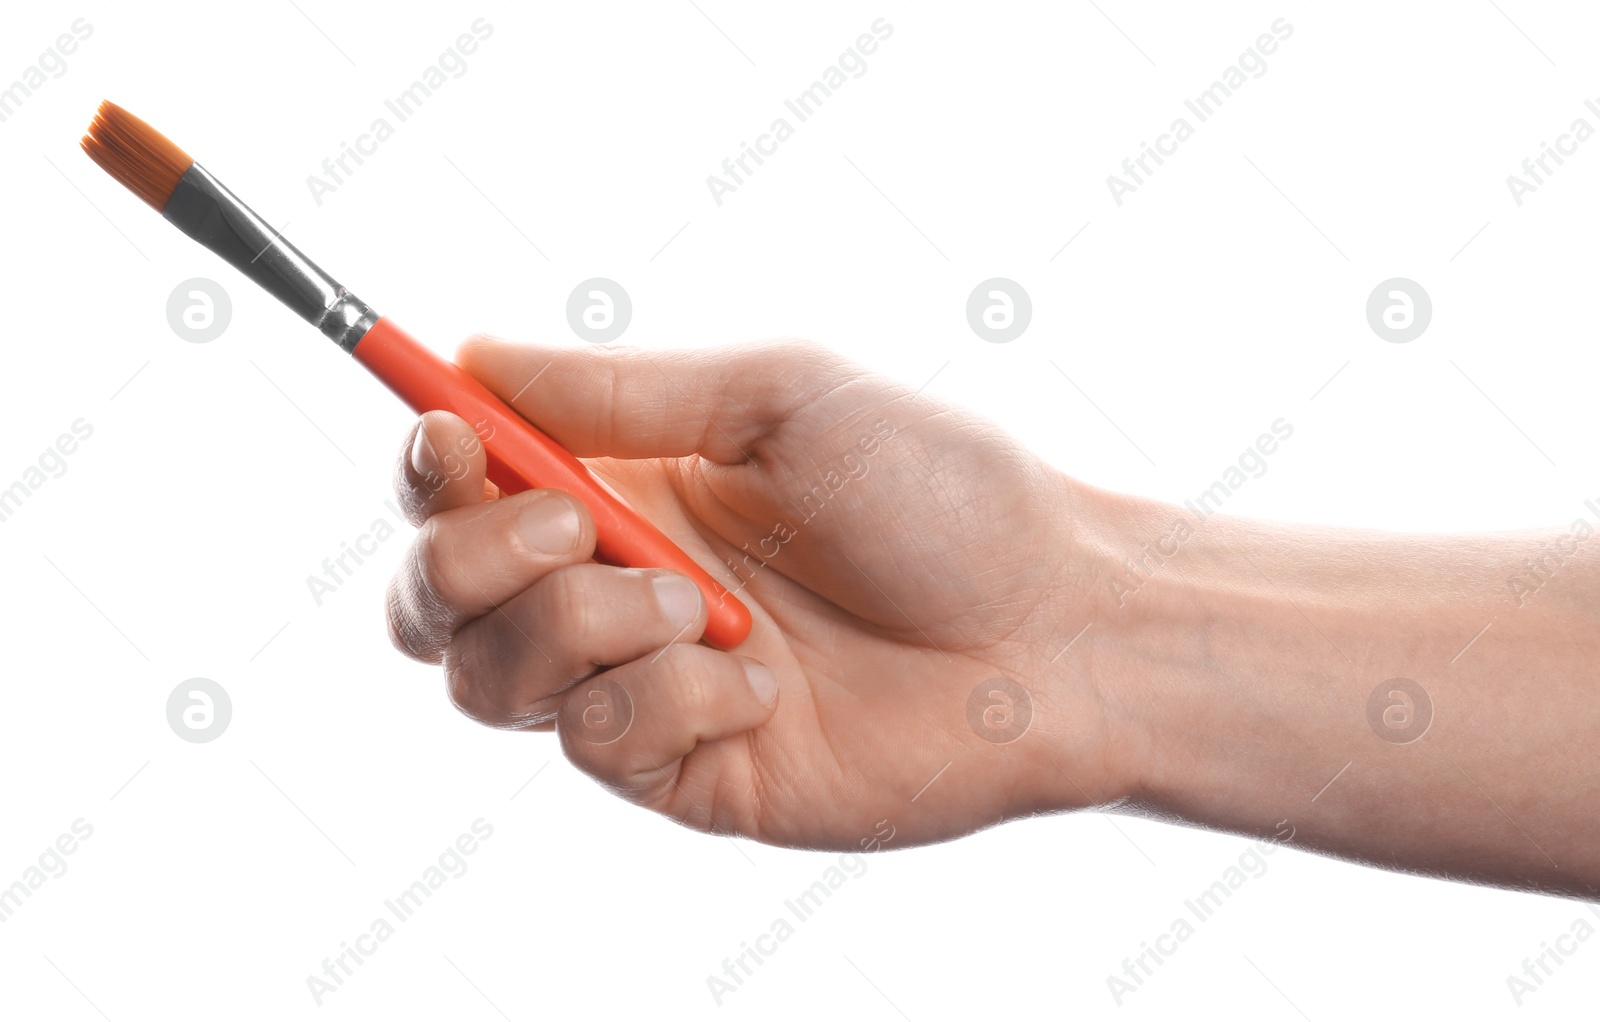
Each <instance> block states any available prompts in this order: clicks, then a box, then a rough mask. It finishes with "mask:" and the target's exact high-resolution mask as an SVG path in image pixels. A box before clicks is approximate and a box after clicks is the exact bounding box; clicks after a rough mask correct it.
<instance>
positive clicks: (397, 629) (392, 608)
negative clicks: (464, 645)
mask: <svg viewBox="0 0 1600 1022" xmlns="http://www.w3.org/2000/svg"><path fill="white" fill-rule="evenodd" d="M594 536H595V532H594V520H593V519H592V518H590V517H589V512H588V511H587V510H585V508H584V507H583V505H582V504H581V503H579V502H578V500H577V499H576V498H574V497H573V496H571V495H570V494H567V493H563V492H562V491H560V490H527V491H524V492H522V493H518V494H515V495H514V496H510V497H504V498H502V499H500V500H495V501H488V502H484V501H479V502H477V503H473V504H470V505H467V506H464V507H456V508H451V509H449V510H446V511H440V512H437V513H436V514H434V515H433V516H431V517H430V518H428V519H427V521H425V522H423V524H422V529H421V530H420V531H419V532H418V533H417V536H416V538H415V539H414V540H413V541H412V543H411V551H410V556H409V557H407V558H406V559H405V561H404V562H403V563H402V564H401V565H400V569H399V570H398V571H396V572H395V575H394V578H393V579H391V580H390V582H389V593H388V600H387V610H388V617H389V636H390V638H391V639H392V640H393V642H394V644H395V646H396V647H398V648H399V649H400V650H401V652H403V653H405V654H406V655H407V656H410V657H413V658H414V659H417V660H422V661H425V662H427V663H438V662H439V658H440V656H441V654H442V653H443V652H444V649H445V647H446V646H448V645H449V644H450V640H451V637H452V636H454V635H455V633H456V632H457V631H458V630H459V629H460V628H461V626H462V625H463V624H465V623H466V622H468V621H470V620H472V619H473V618H476V617H478V616H480V615H482V614H485V613H487V612H488V611H490V610H491V609H493V608H494V607H496V606H498V605H500V604H502V603H504V602H506V601H507V600H510V599H511V598H512V597H514V596H516V595H517V594H518V593H520V592H522V591H523V590H524V589H527V588H528V587H529V586H531V585H533V584H534V583H535V582H537V581H539V580H540V579H541V578H544V577H545V576H546V575H548V574H549V573H550V572H552V571H554V570H556V569H557V568H562V567H565V566H566V565H569V564H577V563H580V562H582V561H587V560H588V559H589V558H590V557H592V556H593V555H594Z"/></svg>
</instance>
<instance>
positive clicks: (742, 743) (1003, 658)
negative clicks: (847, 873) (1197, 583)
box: [595, 380, 1060, 848]
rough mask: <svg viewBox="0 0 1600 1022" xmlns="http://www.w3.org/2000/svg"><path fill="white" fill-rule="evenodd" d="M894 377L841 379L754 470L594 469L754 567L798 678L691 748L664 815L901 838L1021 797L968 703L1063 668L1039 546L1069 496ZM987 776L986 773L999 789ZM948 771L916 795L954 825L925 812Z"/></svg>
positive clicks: (779, 833) (675, 531)
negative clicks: (886, 829) (1050, 658)
mask: <svg viewBox="0 0 1600 1022" xmlns="http://www.w3.org/2000/svg"><path fill="white" fill-rule="evenodd" d="M883 388H884V385H883V384H881V383H878V382H876V381H868V380H861V381H856V382H855V383H852V384H849V385H846V386H845V387H841V388H839V389H837V390H835V391H833V392H831V393H830V394H829V395H828V396H827V397H826V398H824V399H823V400H820V401H817V402H814V403H812V404H811V405H808V406H807V407H806V408H805V409H803V410H802V411H801V412H800V413H799V414H798V415H796V416H795V417H794V418H791V419H790V420H788V421H787V422H785V423H784V424H782V425H781V426H780V427H778V428H777V429H776V430H774V431H773V432H772V433H771V434H770V435H769V436H767V437H765V438H763V439H762V441H761V442H760V443H759V444H756V445H753V447H752V449H750V450H748V451H747V452H746V453H747V454H748V455H749V458H750V460H749V461H748V462H746V463H744V464H740V465H718V464H714V463H711V462H707V461H703V460H701V459H699V458H686V459H678V460H645V461H627V462H622V461H612V460H609V459H602V460H600V461H598V462H596V463H595V467H596V468H597V469H598V470H599V471H600V472H601V474H602V475H604V476H606V477H607V478H608V479H610V480H611V481H612V482H613V483H614V485H616V486H617V488H618V489H619V490H620V491H621V492H623V493H624V495H625V496H627V497H628V498H629V499H630V501H632V502H634V503H635V505H636V506H638V507H639V508H640V510H642V511H644V513H645V514H646V516H647V517H650V518H651V519H652V520H654V521H656V522H658V523H660V524H661V525H662V526H663V527H664V528H666V529H667V531H668V532H669V533H670V534H672V535H673V536H674V538H675V539H677V540H678V541H679V542H680V543H683V544H684V545H685V547H686V549H688V550H690V551H691V552H692V553H693V554H695V555H696V556H698V557H700V558H701V559H702V560H710V559H713V558H714V559H716V560H719V561H721V562H722V563H723V564H724V566H725V567H726V569H727V570H724V571H723V572H721V573H720V577H722V578H723V579H724V580H727V579H728V576H729V573H730V572H731V573H732V575H733V576H735V577H736V578H737V579H738V580H739V581H738V583H730V585H731V587H733V588H736V589H737V590H738V592H739V595H740V598H741V599H743V600H745V602H746V603H747V604H748V605H749V606H750V608H751V611H752V613H753V614H754V616H755V618H756V626H755V630H754V632H753V633H752V636H751V638H750V640H749V641H748V642H747V643H746V644H745V645H744V646H742V647H741V649H740V652H742V653H748V654H749V655H750V656H752V657H755V658H756V659H758V660H761V661H762V662H764V663H766V664H767V665H768V666H770V667H772V669H773V670H774V671H776V672H777V673H778V676H779V679H780V687H781V692H782V699H781V701H780V703H779V706H778V710H777V713H776V714H775V716H774V717H773V719H772V720H771V721H770V722H769V723H768V724H767V725H765V726H763V727H761V728H758V729H756V730H754V731H752V732H749V733H747V734H744V735H741V736H738V737H735V738H731V739H726V740H723V741H718V742H703V743H701V744H700V745H699V746H697V747H696V749H695V751H694V752H692V753H691V754H690V755H689V756H687V757H685V759H684V760H683V762H682V769H681V772H680V774H679V775H678V777H677V781H676V784H675V785H673V786H670V787H669V788H667V789H666V793H665V796H664V801H663V803H662V804H659V805H657V806H656V808H658V809H660V810H662V811H663V812H666V813H668V814H669V815H672V816H674V817H675V818H677V819H679V820H682V821H683V822H685V823H686V824H689V825H692V826H697V827H701V828H705V829H710V830H715V831H719V832H731V833H740V834H746V835H749V836H752V837H757V838H760V839H762V840H766V841H769V842H774V843H779V844H788V845H805V846H827V847H845V848H855V847H857V845H858V842H859V840H860V839H862V838H865V837H869V836H871V835H873V834H874V833H876V832H878V831H879V830H880V828H879V826H878V825H879V821H881V820H885V819H887V820H889V821H890V824H891V825H892V826H894V827H895V828H896V830H897V832H898V835H899V836H898V837H897V840H899V841H906V840H927V839H935V838H938V837H945V836H950V834H952V833H960V832H964V831H966V830H970V829H973V828H975V827H978V826H983V825H987V824H989V823H993V822H996V821H998V820H999V819H1001V818H1003V817H1004V816H1005V815H1007V814H1008V813H1009V812H1010V811H1011V810H1012V808H1013V807H1011V806H1008V805H1006V804H1005V801H1004V800H1003V799H1002V800H1000V801H998V802H997V800H996V799H995V798H994V797H993V794H992V789H993V786H994V782H995V780H996V777H995V776H994V774H995V771H996V769H997V768H996V765H995V764H996V762H997V760H996V758H995V757H996V755H997V751H996V750H997V748H999V747H997V746H994V745H991V744H990V743H987V742H984V741H982V740H980V739H978V738H977V737H976V736H975V735H974V734H973V733H972V731H971V730H970V729H969V728H968V726H967V716H966V700H967V696H968V693H969V692H970V691H971V690H972V688H973V687H974V685H976V684H977V683H979V682H981V681H983V680H985V679H989V678H993V677H995V676H997V675H1003V676H1008V677H1011V678H1014V679H1016V680H1018V681H1021V682H1023V683H1024V684H1025V685H1026V684H1027V682H1028V678H1029V674H1030V672H1033V671H1038V670H1040V669H1042V668H1043V667H1044V666H1045V664H1044V663H1043V662H1038V663H1035V662H1034V660H1035V659H1036V658H1037V652H1036V651H1037V649H1038V648H1040V647H1042V646H1043V645H1046V644H1047V640H1048V639H1049V638H1050V636H1051V635H1053V634H1055V632H1056V630H1057V628H1058V623H1057V622H1054V621H1050V620H1047V618H1048V615H1042V614H1039V613H1037V611H1038V608H1039V607H1040V605H1041V603H1043V602H1044V601H1045V600H1046V599H1047V598H1050V597H1054V596H1055V595H1057V594H1058V592H1059V589H1060V584H1059V581H1058V579H1057V578H1056V575H1057V569H1056V566H1054V565H1052V564H1050V563H1048V562H1047V559H1046V558H1044V557H1041V556H1040V551H1041V550H1043V549H1045V544H1044V537H1043V535H1042V533H1043V531H1044V530H1045V528H1046V520H1047V517H1048V516H1047V515H1046V514H1045V513H1044V508H1043V507H1042V506H1041V505H1043V504H1044V502H1045V500H1046V499H1048V497H1047V496H1042V495H1048V494H1050V493H1053V492H1054V491H1053V490H1051V489H1050V488H1049V487H1048V486H1046V485H1045V481H1046V480H1045V471H1044V470H1043V469H1042V468H1041V467H1039V466H1038V464H1037V463H1036V462H1035V461H1034V460H1033V459H1032V458H1031V457H1030V456H1028V455H1027V454H1026V453H1025V452H1022V451H1021V450H1020V449H1018V448H1017V447H1016V446H1015V445H1014V444H1012V443H1011V442H1010V441H1009V440H1008V439H1006V438H1005V437H1004V436H1003V435H1001V434H999V433H998V431H994V430H992V427H987V426H986V425H985V424H984V423H982V422H981V421H977V420H972V419H968V418H963V417H961V416H958V415H955V414H952V413H949V412H946V411H942V410H939V409H934V408H931V407H929V406H928V405H926V404H922V403H913V402H910V401H907V400H903V399H902V400H901V401H900V402H898V403H897V402H895V401H893V400H892V397H893V395H892V394H890V393H885V392H884V390H883ZM930 689H933V690H935V691H934V692H932V693H930V691H929V690H930ZM1002 754H1003V753H1002ZM980 760H981V763H980V762H979V761H980ZM947 765H948V767H949V768H948V769H946V770H945V772H944V773H943V774H940V773H939V772H940V771H941V769H944V768H946V767H947ZM963 767H967V768H969V769H966V770H964V769H962V768H963ZM973 769H982V770H983V771H986V772H987V776H986V777H985V779H984V784H983V785H982V787H981V789H980V788H979V787H978V786H977V785H976V783H975V781H974V779H973V778H972V777H971V776H970V774H971V772H972V770H973ZM999 769H1000V770H1001V771H1002V772H1003V771H1004V770H1006V769H1007V767H1005V766H1004V765H1002V766H1001V767H1000V768H999ZM936 774H938V775H939V781H938V787H937V788H932V787H930V790H929V791H928V793H927V794H926V795H920V796H919V797H918V801H919V802H920V803H922V804H923V805H930V804H931V805H937V806H938V811H937V814H934V815H937V818H938V820H937V822H936V823H935V822H934V821H933V820H932V819H930V820H929V821H928V822H927V823H926V824H919V823H918V822H917V819H918V814H917V813H916V812H915V810H916V809H917V808H918V807H917V805H916V804H913V803H910V802H908V800H910V799H911V798H912V796H914V795H918V793H919V791H920V790H921V789H922V788H923V787H924V785H927V784H928V782H929V781H930V780H931V779H932V778H934V777H935V775H936ZM1001 780H1002V781H1003V778H1001ZM980 791H981V793H980Z"/></svg>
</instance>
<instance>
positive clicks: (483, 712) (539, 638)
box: [444, 564, 706, 728]
mask: <svg viewBox="0 0 1600 1022" xmlns="http://www.w3.org/2000/svg"><path fill="white" fill-rule="evenodd" d="M705 627H706V606H705V601H704V599H703V598H702V597H701V595H700V589H699V587H698V586H696V585H695V584H694V583H693V582H691V581H690V580H689V579H688V578H686V577H684V576H683V575H679V574H678V573H677V572H673V571H662V570H657V569H648V570H641V569H635V568H613V567H608V566H606V565H601V564H574V565H572V566H570V567H566V568H562V569H560V570H559V571H555V572H552V573H550V574H549V575H547V576H546V577H545V578H544V579H542V580H541V581H539V582H538V583H537V584H535V585H534V586H532V587H531V588H529V589H528V590H527V591H526V592H523V593H521V594H520V595H518V596H517V597H515V598H514V599H512V600H511V601H510V602H508V603H505V604H503V605H502V606H501V607H500V608H499V609H498V610H497V611H496V612H495V613H492V614H486V615H484V616H483V617H480V618H478V619H477V620H475V621H472V622H470V623H468V624H467V625H466V626H465V627H463V628H462V629H461V630H460V632H458V633H457V634H456V637H455V639H454V641H452V642H451V643H450V648H449V649H448V650H446V651H445V656H444V669H445V679H446V682H447V683H448V685H449V688H450V699H451V701H452V702H454V703H455V704H456V707H457V708H458V709H460V710H461V712H463V713H465V714H466V715H467V716H469V717H472V718H474V719H476V720H479V721H481V722H483V723H485V724H488V725H490V726H492V727H502V728H522V727H527V726H531V725H535V724H543V723H545V722H547V721H549V720H551V719H553V718H554V717H555V714H556V710H557V709H558V708H559V705H560V699H559V698H558V697H559V694H560V693H561V692H562V691H564V690H565V689H567V688H568V687H569V686H571V685H572V684H573V683H574V682H577V681H580V680H581V679H583V678H587V677H589V676H590V675H592V674H594V672H595V671H596V670H597V669H598V668H600V667H604V666H610V665H615V664H624V663H627V662H629V661H631V660H636V659H638V658H639V657H642V656H645V655H647V654H650V653H654V652H655V651H657V650H659V649H661V648H662V647H663V646H666V645H667V644H669V643H673V642H689V643H692V642H695V641H697V640H698V639H699V638H700V633H701V632H703V631H704V630H705Z"/></svg>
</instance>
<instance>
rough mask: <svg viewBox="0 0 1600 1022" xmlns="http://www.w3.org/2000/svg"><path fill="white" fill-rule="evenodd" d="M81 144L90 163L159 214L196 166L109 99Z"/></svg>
mask: <svg viewBox="0 0 1600 1022" xmlns="http://www.w3.org/2000/svg"><path fill="white" fill-rule="evenodd" d="M81 144H82V146H83V151H84V152H86V153H88V154H89V159H91V160H93V161H94V162H96V163H98V164H100V168H101V169H102V170H104V171H105V172H106V173H107V174H110V175H111V176H112V177H114V178H116V179H117V180H118V181H120V182H121V183H122V186H123V187H124V188H126V189H128V191H130V192H132V193H133V194H135V195H137V196H138V197H139V198H141V199H143V200H144V201H145V202H148V203H149V204H150V205H151V206H153V207H155V210H156V212H158V213H159V212H161V211H162V210H164V209H165V208H166V206H167V200H168V199H170V198H171V197H172V190H173V189H174V188H176V187H178V180H179V179H180V178H182V177H183V175H184V173H185V172H186V171H187V170H188V169H189V168H190V167H191V166H193V165H194V160H192V159H190V158H189V154H188V153H186V152H184V151H183V150H182V149H179V148H178V147H177V146H175V145H173V144H172V142H171V140H170V139H168V138H167V136H165V135H163V134H161V132H159V131H157V130H156V129H154V128H152V127H150V125H148V124H146V123H145V122H143V121H141V120H140V119H139V118H137V117H135V116H133V115H132V114H130V113H128V111H126V110H124V109H122V107H120V106H117V104H115V103H113V102H111V101H110V100H109V99H108V100H106V101H104V102H103V103H101V104H100V109H99V110H98V111H96V112H95V115H94V121H93V123H91V124H90V125H89V133H88V134H87V135H85V136H83V141H82V143H81Z"/></svg>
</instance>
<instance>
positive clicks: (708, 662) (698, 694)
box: [658, 642, 725, 717]
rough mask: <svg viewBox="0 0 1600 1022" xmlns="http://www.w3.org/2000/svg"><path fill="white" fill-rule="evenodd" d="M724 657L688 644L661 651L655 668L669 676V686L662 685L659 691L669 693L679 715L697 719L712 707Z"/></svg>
mask: <svg viewBox="0 0 1600 1022" xmlns="http://www.w3.org/2000/svg"><path fill="white" fill-rule="evenodd" d="M724 656H725V654H719V653H717V652H716V651H715V650H711V649H707V648H706V647H704V646H700V645H697V644H693V643H687V642H674V643H672V644H671V645H670V646H667V647H666V648H665V649H663V650H662V651H661V654H660V657H661V662H660V664H659V665H658V666H661V667H663V668H664V669H665V673H667V674H669V675H670V676H671V677H672V683H671V684H670V685H664V686H661V689H662V690H664V691H666V692H670V693H671V698H672V701H673V702H674V703H675V704H677V708H678V711H679V712H680V713H681V714H683V715H685V716H688V717H695V716H699V715H700V714H701V713H702V712H703V711H704V710H706V709H707V708H709V707H711V706H713V705H715V702H716V693H717V691H718V689H719V688H720V686H719V684H718V681H719V680H720V678H721V671H722V668H723V666H724V665H723V657H724Z"/></svg>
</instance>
